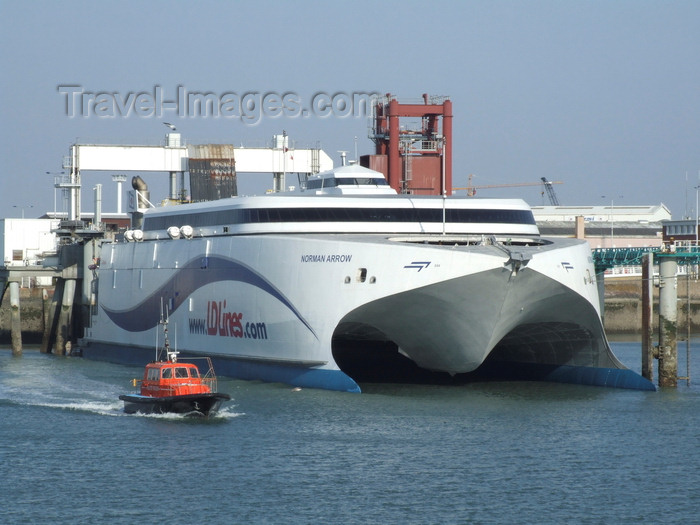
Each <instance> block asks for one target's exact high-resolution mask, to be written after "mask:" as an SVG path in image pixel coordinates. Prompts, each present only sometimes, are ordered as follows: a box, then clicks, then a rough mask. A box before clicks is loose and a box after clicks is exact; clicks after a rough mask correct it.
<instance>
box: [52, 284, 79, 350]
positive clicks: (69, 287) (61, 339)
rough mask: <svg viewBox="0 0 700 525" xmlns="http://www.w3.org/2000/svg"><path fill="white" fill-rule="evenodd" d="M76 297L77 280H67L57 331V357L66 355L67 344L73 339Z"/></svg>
mask: <svg viewBox="0 0 700 525" xmlns="http://www.w3.org/2000/svg"><path fill="white" fill-rule="evenodd" d="M74 297H75V279H65V282H64V283H63V297H62V299H61V311H60V313H59V316H58V327H57V329H56V344H55V346H54V349H55V351H54V353H55V354H56V355H65V354H66V346H67V345H66V344H67V343H68V342H69V341H70V337H71V322H72V313H73V298H74Z"/></svg>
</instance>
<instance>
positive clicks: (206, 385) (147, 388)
mask: <svg viewBox="0 0 700 525" xmlns="http://www.w3.org/2000/svg"><path fill="white" fill-rule="evenodd" d="M167 323H168V321H167V319H166V320H161V324H163V326H164V328H163V331H164V333H165V343H164V346H163V349H161V350H159V351H157V355H156V361H154V362H152V363H148V364H147V365H146V369H145V371H144V373H143V379H141V380H139V379H134V380H133V384H134V386H136V385H137V384H138V383H139V382H140V383H141V391H140V393H138V394H125V395H121V396H119V399H121V400H122V401H124V411H125V412H126V413H127V414H135V413H141V414H164V413H175V414H187V415H200V416H211V415H214V414H216V412H218V410H219V407H220V406H221V404H222V403H223V402H224V401H228V400H230V399H231V396H229V395H228V394H222V393H220V392H217V391H216V390H217V380H216V375H215V374H214V367H213V366H212V362H211V359H210V358H208V357H205V358H202V359H206V361H207V364H208V366H209V368H208V370H207V372H206V374H204V376H202V375H201V374H200V372H199V368H198V367H197V365H195V364H193V363H181V362H178V360H177V355H178V352H177V351H174V350H172V349H171V348H170V343H169V342H168V328H167ZM161 353H165V356H166V360H165V361H162V360H159V355H160V354H161ZM193 359H194V358H193Z"/></svg>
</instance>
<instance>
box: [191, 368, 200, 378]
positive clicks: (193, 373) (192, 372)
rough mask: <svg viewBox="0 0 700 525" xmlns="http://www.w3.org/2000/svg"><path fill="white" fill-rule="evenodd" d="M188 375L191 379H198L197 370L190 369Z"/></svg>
mask: <svg viewBox="0 0 700 525" xmlns="http://www.w3.org/2000/svg"><path fill="white" fill-rule="evenodd" d="M190 375H191V376H192V377H199V370H197V369H196V368H190Z"/></svg>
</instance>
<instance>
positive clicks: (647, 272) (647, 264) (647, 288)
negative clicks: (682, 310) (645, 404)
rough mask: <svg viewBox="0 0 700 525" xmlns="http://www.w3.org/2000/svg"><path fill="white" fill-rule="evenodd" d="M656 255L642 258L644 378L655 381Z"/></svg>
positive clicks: (646, 255)
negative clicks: (653, 338)
mask: <svg viewBox="0 0 700 525" xmlns="http://www.w3.org/2000/svg"><path fill="white" fill-rule="evenodd" d="M653 310H654V254H653V253H647V254H645V255H644V256H642V377H644V378H645V379H648V380H649V381H652V382H653V381H654V345H653V344H652V335H653V333H654V329H653V322H652V320H653Z"/></svg>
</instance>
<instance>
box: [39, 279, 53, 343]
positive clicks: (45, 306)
mask: <svg viewBox="0 0 700 525" xmlns="http://www.w3.org/2000/svg"><path fill="white" fill-rule="evenodd" d="M50 309H51V302H50V301H49V292H48V291H47V290H46V288H44V289H42V290H41V314H42V321H43V323H44V326H43V327H42V328H43V331H42V335H41V353H42V354H46V353H48V351H49V348H48V347H49V339H50V336H51V319H52V317H53V316H52V315H51V310H50Z"/></svg>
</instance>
